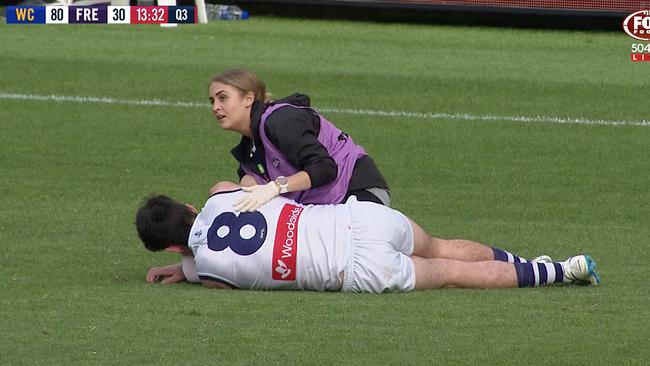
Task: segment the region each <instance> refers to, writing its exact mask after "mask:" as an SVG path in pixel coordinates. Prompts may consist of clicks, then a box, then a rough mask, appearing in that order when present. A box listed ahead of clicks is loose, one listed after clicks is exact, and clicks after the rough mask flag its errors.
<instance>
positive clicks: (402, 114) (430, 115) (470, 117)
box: [0, 93, 650, 127]
mask: <svg viewBox="0 0 650 366" xmlns="http://www.w3.org/2000/svg"><path fill="white" fill-rule="evenodd" d="M1 99H6V100H30V101H44V102H59V103H62V102H68V103H100V104H122V105H135V106H155V107H182V108H206V109H207V108H209V104H208V103H196V102H183V101H177V102H169V101H164V100H157V99H150V100H133V99H117V98H108V97H83V96H69V95H34V94H15V93H0V100H1ZM316 109H318V111H320V112H323V113H333V114H348V115H357V116H378V117H394V118H419V119H432V120H462V121H508V122H527V123H560V124H581V125H606V126H643V127H650V121H648V120H637V121H632V120H619V121H617V120H605V119H587V118H564V117H549V116H498V115H489V114H488V115H475V114H467V113H455V114H450V113H434V112H427V113H422V112H406V111H378V110H369V109H351V108H329V107H319V108H316Z"/></svg>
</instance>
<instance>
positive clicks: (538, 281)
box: [411, 255, 600, 289]
mask: <svg viewBox="0 0 650 366" xmlns="http://www.w3.org/2000/svg"><path fill="white" fill-rule="evenodd" d="M411 260H412V261H413V266H414V269H415V288H416V289H430V288H443V287H462V288H513V287H537V286H544V285H547V284H554V283H574V284H580V285H597V284H598V283H599V282H600V277H599V276H598V273H597V272H596V263H595V262H594V261H593V260H592V259H591V257H589V256H585V255H578V256H575V257H570V258H569V259H567V260H566V261H564V262H554V263H537V262H525V263H507V262H499V261H484V262H463V261H458V260H453V259H439V258H420V257H416V256H411Z"/></svg>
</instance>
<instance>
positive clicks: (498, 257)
mask: <svg viewBox="0 0 650 366" xmlns="http://www.w3.org/2000/svg"><path fill="white" fill-rule="evenodd" d="M492 251H493V252H494V260H495V261H501V262H508V263H526V262H530V261H529V260H527V259H526V258H521V257H518V256H516V255H514V254H512V253H510V252H507V251H505V250H503V249H499V248H495V247H492Z"/></svg>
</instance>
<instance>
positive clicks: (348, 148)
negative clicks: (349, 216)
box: [243, 103, 366, 205]
mask: <svg viewBox="0 0 650 366" xmlns="http://www.w3.org/2000/svg"><path fill="white" fill-rule="evenodd" d="M282 107H292V108H300V109H311V108H309V107H300V106H295V105H292V104H287V103H280V104H275V105H273V106H271V107H269V108H267V109H266V111H265V112H264V113H263V114H262V118H261V120H260V127H259V128H260V130H259V133H260V138H261V140H262V144H264V154H265V155H266V156H265V158H266V169H267V172H268V174H269V177H270V178H271V180H274V179H275V178H277V177H279V176H281V175H283V176H285V177H288V176H290V175H293V174H295V173H297V172H298V169H297V168H296V167H294V166H293V165H291V163H290V162H289V161H288V160H287V159H286V158H285V156H284V155H283V154H282V152H280V150H278V148H276V147H275V146H274V145H273V144H272V143H271V141H270V140H269V138H268V136H266V131H265V129H264V127H265V126H266V120H267V119H268V118H269V116H270V115H271V113H273V112H274V111H276V110H277V109H278V108H282ZM318 117H319V118H320V132H319V133H318V141H319V142H320V143H321V144H322V145H323V146H324V147H325V149H326V150H327V152H328V153H329V154H330V156H331V157H332V159H334V162H336V165H337V167H338V174H337V176H336V179H335V180H334V181H332V182H330V183H329V184H326V185H324V186H321V187H318V188H312V189H308V190H306V191H302V192H291V193H285V194H283V196H284V197H287V198H291V199H293V200H296V201H297V202H300V203H303V204H310V203H311V204H321V205H322V204H334V203H340V202H341V201H342V200H343V198H344V197H345V194H346V193H347V191H348V185H349V183H350V178H351V177H352V170H354V164H355V163H356V162H357V159H358V158H359V157H361V156H364V155H366V152H365V151H364V150H363V148H362V147H361V146H358V145H355V144H354V142H353V141H352V138H351V137H349V136H348V137H347V138H346V139H342V140H339V136H340V135H341V130H339V129H338V128H336V126H334V125H333V124H332V123H331V122H330V121H328V120H326V119H325V118H324V117H323V116H321V115H320V114H318ZM243 169H244V171H245V172H246V174H248V175H250V176H253V177H254V178H255V181H257V184H265V183H267V181H266V179H264V178H263V177H261V176H259V175H257V174H256V173H255V172H253V171H250V170H249V169H246V168H243Z"/></svg>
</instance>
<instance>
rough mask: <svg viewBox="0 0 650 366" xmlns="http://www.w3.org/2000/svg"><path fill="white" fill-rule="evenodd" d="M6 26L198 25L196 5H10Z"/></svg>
mask: <svg viewBox="0 0 650 366" xmlns="http://www.w3.org/2000/svg"><path fill="white" fill-rule="evenodd" d="M6 17H7V24H182V23H196V22H197V12H196V7H194V6H106V5H99V6H58V5H57V6H8V7H7V12H6Z"/></svg>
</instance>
